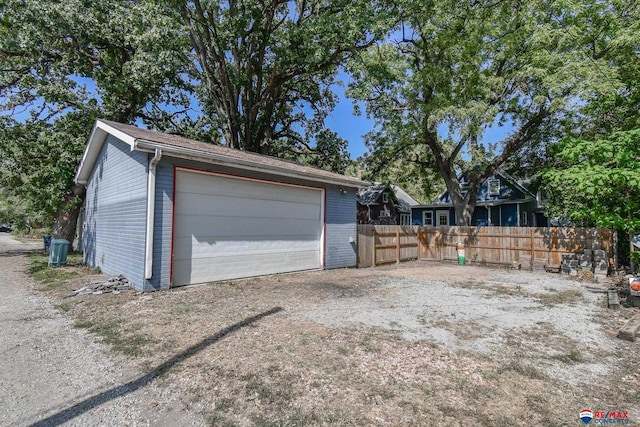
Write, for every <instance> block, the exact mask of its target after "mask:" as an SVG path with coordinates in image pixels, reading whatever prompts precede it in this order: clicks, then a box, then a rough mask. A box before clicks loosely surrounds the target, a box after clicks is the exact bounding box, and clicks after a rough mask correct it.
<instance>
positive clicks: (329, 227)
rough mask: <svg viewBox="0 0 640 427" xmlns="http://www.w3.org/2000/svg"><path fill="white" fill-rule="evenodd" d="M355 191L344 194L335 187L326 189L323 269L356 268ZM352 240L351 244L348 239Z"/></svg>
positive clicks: (347, 191)
mask: <svg viewBox="0 0 640 427" xmlns="http://www.w3.org/2000/svg"><path fill="white" fill-rule="evenodd" d="M356 215H357V213H356V190H355V188H347V189H346V193H345V194H341V193H340V189H339V188H337V187H327V192H326V218H325V221H326V231H325V233H326V234H325V236H326V240H325V267H326V268H327V269H332V268H344V267H355V266H356V243H355V241H356V236H357V230H356ZM351 238H353V242H351V241H350V239H351Z"/></svg>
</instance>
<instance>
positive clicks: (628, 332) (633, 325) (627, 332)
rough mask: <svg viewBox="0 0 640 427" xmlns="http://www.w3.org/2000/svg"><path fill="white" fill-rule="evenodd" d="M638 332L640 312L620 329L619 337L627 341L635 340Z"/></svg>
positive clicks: (639, 329)
mask: <svg viewBox="0 0 640 427" xmlns="http://www.w3.org/2000/svg"><path fill="white" fill-rule="evenodd" d="M638 333H640V313H636V315H635V316H633V317H632V318H631V320H629V321H628V322H627V324H626V325H625V326H624V327H623V328H622V329H620V331H619V332H618V338H620V339H623V340H626V341H635V340H636V336H637V335H638Z"/></svg>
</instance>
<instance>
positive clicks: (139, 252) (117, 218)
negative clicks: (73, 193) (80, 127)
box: [83, 136, 148, 290]
mask: <svg viewBox="0 0 640 427" xmlns="http://www.w3.org/2000/svg"><path fill="white" fill-rule="evenodd" d="M147 165H148V155H147V154H146V153H141V152H137V151H133V152H132V151H130V148H129V145H127V144H125V143H124V142H122V141H120V140H118V139H117V138H115V137H113V136H108V137H107V140H106V141H105V144H104V146H103V147H102V152H101V153H100V156H99V158H98V160H97V162H96V165H95V167H94V169H93V172H92V173H91V176H90V177H89V180H88V182H87V196H86V202H85V222H84V230H83V248H84V261H85V262H86V263H87V264H89V265H90V266H92V267H100V269H101V270H102V271H103V272H104V273H106V274H110V275H118V274H122V275H124V276H125V277H126V278H127V279H129V281H130V282H131V283H132V284H134V286H135V288H136V289H137V290H142V287H143V282H144V255H145V234H146V226H145V224H146V212H147Z"/></svg>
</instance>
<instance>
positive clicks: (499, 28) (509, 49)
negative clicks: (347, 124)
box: [350, 0, 617, 225]
mask: <svg viewBox="0 0 640 427" xmlns="http://www.w3.org/2000/svg"><path fill="white" fill-rule="evenodd" d="M598 3H599V2H595V1H594V2H589V3H588V4H579V5H578V4H573V3H570V2H561V1H537V0H534V1H530V2H502V1H489V0H478V1H473V2H450V1H445V0H434V1H430V2H427V3H425V2H418V1H415V0H405V1H400V2H397V8H398V10H399V13H400V15H399V25H398V27H397V29H396V32H395V33H393V34H392V36H391V40H390V41H389V42H385V43H382V44H379V45H376V46H375V47H373V48H371V49H369V50H368V51H367V52H366V53H365V54H362V55H360V56H359V57H358V61H352V63H351V68H350V71H351V72H352V73H353V76H354V83H353V84H352V85H351V87H350V95H351V96H352V97H353V98H355V99H356V100H359V101H364V102H365V103H366V112H367V114H368V115H369V116H370V117H372V118H373V119H374V120H375V122H376V126H377V131H376V132H372V133H370V134H369V135H368V144H369V146H370V147H371V150H372V152H373V153H378V152H383V153H386V152H393V153H395V155H396V156H397V157H398V158H401V159H402V161H403V162H412V163H415V164H417V165H419V166H420V167H421V168H422V169H423V173H424V174H425V175H428V174H429V173H432V172H431V171H433V169H434V168H435V170H437V172H438V173H439V175H440V176H441V177H442V179H443V181H444V184H445V185H446V188H447V190H448V191H449V194H450V195H451V199H452V201H453V204H454V206H455V210H456V218H457V223H458V224H459V225H468V224H470V222H471V218H472V214H473V211H474V209H475V205H476V202H477V196H478V191H479V189H480V187H481V185H482V183H483V182H484V180H485V179H486V178H487V177H489V176H491V175H492V174H493V173H494V172H495V171H496V170H497V168H498V167H500V166H502V165H503V164H505V162H506V161H507V160H509V159H510V158H512V157H513V156H514V155H516V154H517V153H520V152H522V151H523V150H525V149H532V150H534V149H535V148H536V147H539V146H540V144H541V143H542V142H544V141H545V140H546V139H547V138H548V137H549V136H550V135H554V132H555V131H556V130H557V129H558V126H559V125H560V124H561V123H562V120H563V119H566V117H567V116H568V115H569V114H570V113H571V112H575V111H577V109H578V107H579V106H580V104H581V102H583V101H582V100H585V99H588V98H589V97H590V96H592V95H593V93H594V92H595V91H597V90H598V89H599V88H600V87H601V86H602V85H603V82H604V81H608V79H615V77H612V76H610V74H613V72H612V70H611V68H610V67H609V66H608V64H607V63H606V61H604V60H603V59H599V58H597V57H594V56H593V55H590V54H589V53H588V52H586V51H585V50H584V49H583V47H584V44H583V39H584V34H585V33H587V32H588V31H589V28H588V22H589V19H590V18H591V17H592V16H593V15H594V14H596V13H598V11H600V9H597V8H595V6H594V5H596V4H598ZM592 6H593V7H592ZM595 9H597V10H595ZM605 12H606V13H608V14H614V15H615V14H616V13H617V11H615V10H610V9H607V10H605ZM594 64H595V65H596V66H597V68H596V67H595V66H594ZM507 125H508V126H509V127H510V129H511V131H510V132H509V134H508V135H507V136H506V137H505V138H504V139H502V140H499V141H490V142H488V143H484V144H483V143H481V140H482V137H483V135H484V134H485V132H486V130H487V129H488V128H490V127H502V126H507ZM416 146H420V147H423V149H421V150H419V151H416V149H415V147H416ZM374 155H375V154H374ZM460 174H465V175H466V176H467V177H468V179H469V186H468V189H465V191H463V189H462V188H461V186H460V184H459V182H458V176H459V175H460Z"/></svg>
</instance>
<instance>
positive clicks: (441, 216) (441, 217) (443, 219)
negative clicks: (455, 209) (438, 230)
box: [438, 211, 449, 225]
mask: <svg viewBox="0 0 640 427" xmlns="http://www.w3.org/2000/svg"><path fill="white" fill-rule="evenodd" d="M438 225H449V211H438Z"/></svg>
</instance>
